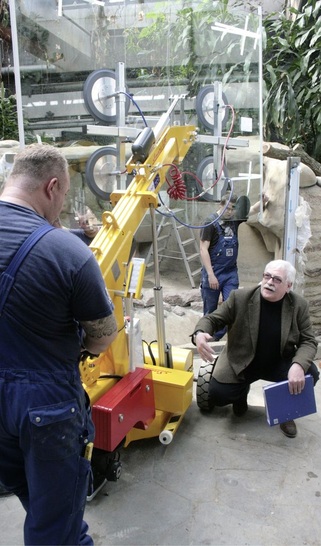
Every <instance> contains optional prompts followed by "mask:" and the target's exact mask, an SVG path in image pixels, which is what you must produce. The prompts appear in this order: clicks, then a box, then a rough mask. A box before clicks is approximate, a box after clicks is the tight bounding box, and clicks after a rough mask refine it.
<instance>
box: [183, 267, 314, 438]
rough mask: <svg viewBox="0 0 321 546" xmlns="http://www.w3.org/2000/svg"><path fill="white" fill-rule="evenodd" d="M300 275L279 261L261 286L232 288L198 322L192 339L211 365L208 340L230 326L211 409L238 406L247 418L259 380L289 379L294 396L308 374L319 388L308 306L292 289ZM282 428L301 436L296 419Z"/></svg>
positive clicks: (238, 411) (213, 380) (214, 380)
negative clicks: (250, 394)
mask: <svg viewBox="0 0 321 546" xmlns="http://www.w3.org/2000/svg"><path fill="white" fill-rule="evenodd" d="M295 273H296V271H295V268H294V267H293V266H292V264H291V263H290V262H287V261H284V260H274V261H272V262H270V263H268V264H267V265H266V267H265V270H264V273H263V280H262V282H261V283H260V285H259V286H257V287H255V288H253V289H249V290H245V289H242V290H233V291H232V292H231V294H230V296H229V298H228V299H227V300H226V301H225V302H223V303H222V304H221V305H220V307H219V308H218V309H217V310H216V311H214V312H213V313H210V314H209V315H206V316H204V317H202V318H201V319H200V320H199V321H198V323H197V325H196V328H195V331H194V333H193V334H192V341H193V343H194V344H195V345H196V346H197V349H198V352H199V355H200V356H201V358H202V359H204V360H206V361H209V362H212V361H213V360H214V357H215V352H214V350H213V348H212V347H211V346H210V345H209V341H211V338H212V336H213V335H214V334H215V332H217V331H219V330H221V329H222V328H223V327H224V326H227V327H228V335H227V343H226V345H225V347H224V349H223V351H222V352H221V354H220V355H219V356H218V358H217V361H216V363H215V367H214V371H213V374H212V377H211V380H210V384H209V391H208V402H209V408H212V407H214V406H226V405H227V404H233V412H234V414H235V415H237V416H241V415H243V414H244V413H245V412H246V411H247V409H248V405H247V395H248V392H249V390H250V384H251V383H253V382H254V381H257V380H259V379H263V380H267V381H273V382H276V381H284V380H289V389H290V393H291V394H297V393H300V392H301V391H302V389H303V388H304V384H305V374H311V375H312V376H313V379H314V384H315V383H316V382H317V381H318V379H319V375H320V374H319V371H318V369H317V367H316V365H315V364H314V362H313V359H314V357H315V354H316V350H317V342H316V339H315V337H314V335H313V331H312V326H311V321H310V316H309V309H308V303H307V302H306V300H305V299H304V298H303V297H301V296H299V295H298V294H295V293H294V292H292V291H291V289H292V286H293V282H294V278H295ZM280 428H281V430H282V432H283V433H284V434H285V435H286V436H288V437H289V438H294V437H295V436H296V434H297V430H296V425H295V422H294V421H288V422H287V423H283V424H281V425H280Z"/></svg>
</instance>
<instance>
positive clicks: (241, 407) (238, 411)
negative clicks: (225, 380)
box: [233, 398, 248, 417]
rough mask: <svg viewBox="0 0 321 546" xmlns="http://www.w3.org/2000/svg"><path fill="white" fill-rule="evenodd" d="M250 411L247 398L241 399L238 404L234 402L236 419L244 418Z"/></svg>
mask: <svg viewBox="0 0 321 546" xmlns="http://www.w3.org/2000/svg"><path fill="white" fill-rule="evenodd" d="M247 410H248V405H247V398H241V399H240V400H238V401H237V402H233V413H234V415H236V417H242V415H244V414H245V413H246V412H247Z"/></svg>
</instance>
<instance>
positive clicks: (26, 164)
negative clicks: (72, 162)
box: [9, 144, 68, 191]
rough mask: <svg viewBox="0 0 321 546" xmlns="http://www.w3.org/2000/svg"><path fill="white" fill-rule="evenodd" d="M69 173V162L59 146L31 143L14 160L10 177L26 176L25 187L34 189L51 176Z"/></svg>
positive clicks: (55, 176)
mask: <svg viewBox="0 0 321 546" xmlns="http://www.w3.org/2000/svg"><path fill="white" fill-rule="evenodd" d="M67 173H68V162H67V160H66V158H65V157H64V155H63V154H62V153H61V151H60V150H59V149H58V148H55V147H54V146H51V145H50V144H29V145H28V146H25V147H24V148H23V149H22V150H20V151H19V152H18V153H17V154H16V156H15V158H14V162H13V167H12V171H11V173H10V177H9V179H14V178H18V177H20V178H24V179H25V180H24V186H25V189H27V190H29V191H33V190H35V189H37V188H38V187H39V186H40V185H41V183H43V182H45V181H47V180H49V179H50V178H60V177H61V176H65V175H66V174H67Z"/></svg>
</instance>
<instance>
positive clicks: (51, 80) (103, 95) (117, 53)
mask: <svg viewBox="0 0 321 546" xmlns="http://www.w3.org/2000/svg"><path fill="white" fill-rule="evenodd" d="M15 6H16V17H17V36H18V43H19V60H20V73H21V87H22V104H23V112H24V119H25V139H26V142H30V141H35V140H36V138H38V140H39V139H42V140H43V141H53V142H55V143H57V144H58V145H60V146H63V147H64V150H65V153H66V155H67V157H68V159H69V161H70V164H71V170H72V182H73V187H74V188H75V189H74V193H73V194H72V196H71V203H70V204H69V206H68V207H67V209H66V210H67V211H69V216H70V219H72V217H73V213H72V211H73V208H74V202H75V199H78V198H79V191H81V194H82V195H84V196H85V197H84V199H85V200H86V202H87V204H88V205H89V206H90V207H93V208H94V210H95V211H96V212H97V214H100V212H101V210H103V209H105V208H108V207H109V204H108V201H104V199H101V198H99V196H97V195H94V194H93V192H92V190H91V189H89V187H88V185H87V184H86V175H85V168H86V162H87V160H88V158H89V157H90V156H91V154H92V153H93V152H95V151H96V150H100V149H101V146H106V145H108V146H113V147H114V148H115V149H116V161H115V159H113V161H112V164H114V163H116V167H115V170H114V171H112V176H113V177H115V176H116V178H117V181H116V183H117V185H118V187H126V185H127V182H128V181H127V179H125V180H124V179H123V177H124V176H125V174H123V175H120V174H117V172H118V173H120V172H123V171H124V170H125V162H126V158H128V157H129V156H130V153H131V143H132V142H133V141H134V140H135V138H136V136H137V135H138V133H139V131H140V130H141V129H143V127H144V126H145V125H149V126H150V127H154V126H155V125H156V123H157V121H158V120H159V118H160V116H161V115H162V114H163V113H164V112H166V111H167V109H168V108H169V106H170V104H171V102H172V99H173V97H175V96H180V97H182V100H180V101H178V103H177V105H176V106H175V108H174V110H173V112H172V115H171V123H175V124H181V123H188V124H192V125H195V126H197V127H198V128H199V136H198V139H197V142H196V143H195V144H194V145H193V146H192V148H191V150H190V151H189V153H188V154H187V157H186V158H185V159H184V162H183V165H182V166H181V170H182V171H184V173H185V174H184V176H183V177H184V183H185V185H186V191H187V196H188V198H189V200H190V201H189V202H188V201H185V202H184V205H183V206H184V208H185V210H186V214H187V215H188V217H189V220H190V221H191V222H192V223H196V222H197V221H198V217H199V216H202V217H204V210H205V209H204V207H205V208H206V206H207V205H206V203H208V206H209V207H210V206H211V207H212V205H210V203H211V202H212V201H213V200H214V201H217V200H219V199H220V197H221V195H222V192H224V191H226V189H234V192H236V193H237V194H238V195H246V196H248V197H249V198H250V200H251V202H252V203H253V202H254V201H256V200H257V197H258V194H259V193H260V182H261V156H260V148H261V142H260V133H261V131H260V108H261V89H260V84H259V82H260V70H261V66H260V52H261V44H260V16H259V13H257V12H256V11H255V12H254V11H253V12H252V11H248V10H245V9H243V8H242V9H240V8H238V9H231V8H229V7H228V2H227V1H217V2H215V1H214V2H213V1H209V0H200V1H178V0H169V1H163V2H159V1H152V0H150V1H148V2H141V1H135V0H123V1H113V0H104V1H100V0H16V2H15ZM13 30H14V29H13ZM119 64H120V65H123V66H124V74H125V76H124V79H125V87H124V88H122V87H119V79H117V78H119V72H118V71H119ZM96 71H102V73H101V74H98V76H97V78H96ZM105 71H107V75H106V72H105ZM110 72H112V74H115V76H113V77H115V79H114V80H113V79H112V78H111V79H110ZM93 74H94V76H93ZM90 78H92V79H94V82H93V81H91V80H90ZM92 83H93V85H91V84H92ZM119 89H123V93H122V96H121V95H119V94H118V95H117V93H116V96H115V92H117V90H119ZM84 93H85V97H84ZM121 99H122V100H121ZM97 116H98V117H97ZM122 116H123V117H122ZM119 126H120V127H122V128H123V129H122V131H121V133H122V134H121V136H120V134H119V133H118V132H117V127H119ZM125 141H126V144H124V142H125ZM101 161H102V160H101ZM95 169H96V170H97V169H99V163H98V165H97V167H95ZM95 169H94V172H96V171H95ZM115 173H116V174H115ZM196 175H197V178H196ZM100 186H101V181H100ZM106 187H109V185H108V183H107V184H106ZM204 190H207V191H205V193H204ZM199 194H201V196H200V197H198V196H199ZM196 198H197V203H200V202H202V206H203V209H202V213H200V210H199V208H198V207H197V206H196V205H194V204H193V205H191V206H188V203H190V204H191V203H193V202H194V201H193V200H196ZM181 205H182V204H180V206H181ZM66 214H67V212H66Z"/></svg>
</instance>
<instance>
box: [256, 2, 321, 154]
mask: <svg viewBox="0 0 321 546" xmlns="http://www.w3.org/2000/svg"><path fill="white" fill-rule="evenodd" d="M290 12H291V13H292V19H290V18H289V14H288V12H286V11H285V10H284V11H283V12H282V13H278V14H274V15H273V14H271V15H270V16H269V17H267V18H265V20H264V27H265V31H266V43H265V48H264V59H263V61H264V62H263V66H264V82H265V88H266V93H265V100H264V112H265V138H266V139H267V140H272V141H273V140H274V141H275V140H276V141H280V142H283V143H284V144H287V145H289V146H291V145H293V144H295V143H300V144H302V146H303V147H304V148H305V150H306V152H307V153H308V154H309V155H311V156H312V157H314V158H315V159H317V160H318V161H320V160H321V132H320V125H321V56H320V50H321V1H320V0H307V2H306V3H305V5H304V6H303V7H302V11H300V12H299V11H298V10H295V9H291V10H290Z"/></svg>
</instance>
